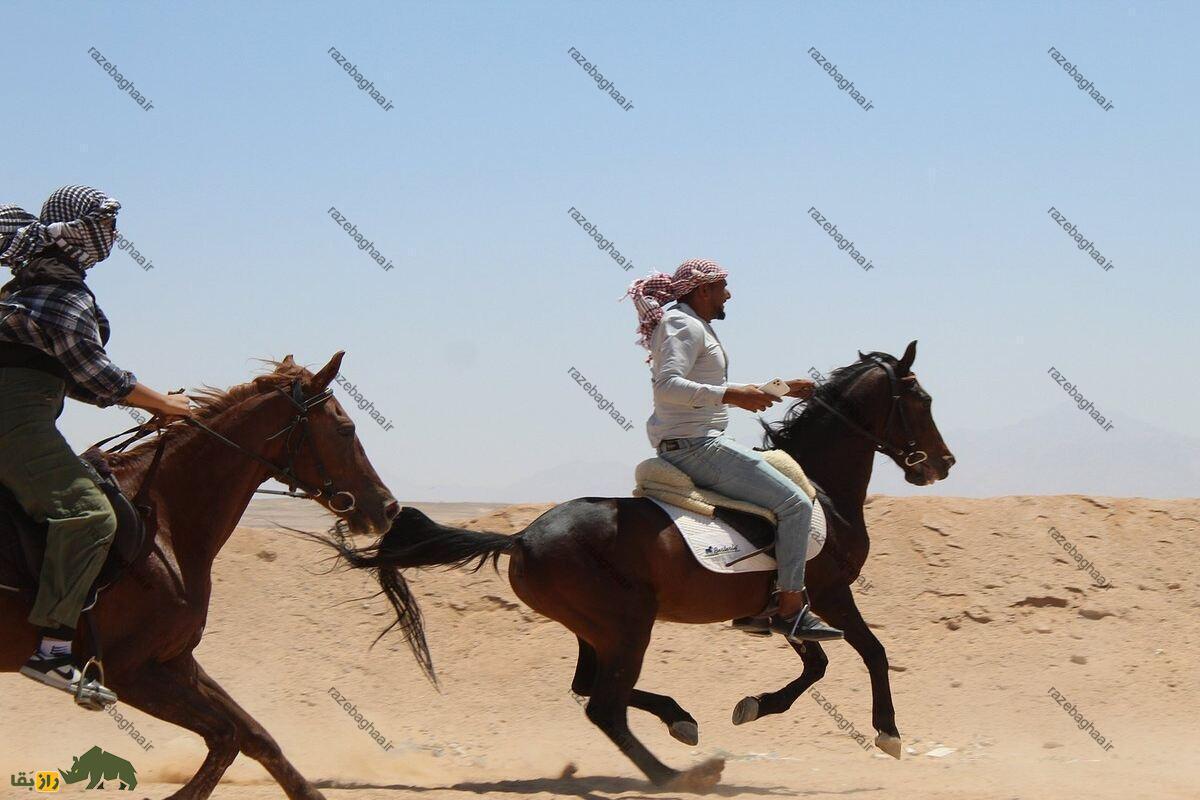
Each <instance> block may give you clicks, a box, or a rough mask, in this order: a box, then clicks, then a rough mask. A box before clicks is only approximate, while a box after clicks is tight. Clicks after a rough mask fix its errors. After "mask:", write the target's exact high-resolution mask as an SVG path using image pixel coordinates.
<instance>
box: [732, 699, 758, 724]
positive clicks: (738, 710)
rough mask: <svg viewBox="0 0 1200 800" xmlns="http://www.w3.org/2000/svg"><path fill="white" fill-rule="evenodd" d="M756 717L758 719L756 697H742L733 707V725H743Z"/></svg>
mask: <svg viewBox="0 0 1200 800" xmlns="http://www.w3.org/2000/svg"><path fill="white" fill-rule="evenodd" d="M756 719H758V698H757V697H743V698H742V699H741V700H739V701H738V704H737V705H736V706H734V707H733V724H734V725H745V724H746V723H747V722H753V721H754V720H756Z"/></svg>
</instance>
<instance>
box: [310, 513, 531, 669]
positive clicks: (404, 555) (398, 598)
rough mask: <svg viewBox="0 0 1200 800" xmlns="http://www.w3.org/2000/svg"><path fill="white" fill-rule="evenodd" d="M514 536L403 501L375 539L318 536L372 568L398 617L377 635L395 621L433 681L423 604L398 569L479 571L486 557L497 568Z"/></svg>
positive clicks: (354, 561) (350, 559) (358, 564)
mask: <svg viewBox="0 0 1200 800" xmlns="http://www.w3.org/2000/svg"><path fill="white" fill-rule="evenodd" d="M518 537H519V534H518V535H517V536H506V535H504V534H502V533H486V532H478V531H468V530H465V529H463V528H452V527H450V526H448V525H439V524H438V523H436V522H434V521H433V520H431V519H430V518H429V517H427V516H425V515H424V514H422V513H421V512H420V511H418V510H417V509H415V508H410V507H408V506H406V507H404V508H402V509H400V513H399V514H398V515H397V516H396V518H395V519H394V520H393V521H392V527H391V528H389V529H388V531H387V533H385V534H384V535H383V536H382V537H380V539H379V541H378V542H376V543H375V544H373V545H369V546H367V547H361V548H356V547H352V546H351V545H350V544H348V543H347V542H346V541H345V539H344V538H342V537H340V536H332V537H329V538H322V539H320V541H321V542H323V543H324V544H327V545H329V546H330V547H332V548H334V549H335V550H337V551H338V554H339V555H341V556H342V558H344V559H346V563H348V564H349V565H350V566H351V567H353V568H355V569H368V570H374V571H375V574H376V576H377V577H378V579H379V588H380V589H381V590H382V591H383V595H384V597H386V598H387V599H388V602H389V603H391V604H392V608H394V609H395V610H396V621H395V622H393V623H392V624H391V625H389V626H388V627H387V628H385V629H384V631H383V633H380V634H379V636H378V637H376V639H375V641H379V639H381V638H383V636H384V635H385V634H387V633H388V632H389V631H391V630H392V629H393V628H396V627H399V628H400V630H401V631H402V632H403V633H404V635H405V638H406V639H407V640H408V642H409V644H410V645H411V646H412V649H413V655H414V656H416V659H417V662H418V663H419V664H420V665H421V668H422V669H424V670H425V674H426V675H427V676H428V677H429V679H430V680H431V681H432V682H433V683H434V684H435V685H436V684H437V678H436V676H435V675H434V672H433V660H432V657H431V656H430V654H429V646H428V645H427V644H426V642H425V630H424V627H423V624H422V620H421V610H420V608H419V607H418V606H417V601H416V598H415V597H413V595H412V592H411V591H410V590H409V588H408V583H407V582H406V581H405V580H404V576H403V574H402V573H401V571H400V570H402V569H405V568H407V567H434V566H445V567H446V568H447V569H454V568H463V567H470V568H471V570H472V571H473V572H478V571H479V569H480V568H481V567H483V565H484V564H485V563H487V560H488V559H489V558H491V560H492V566H493V567H496V568H498V567H499V562H500V555H501V554H502V553H507V552H509V551H510V550H512V548H513V547H514V546H515V545H516V543H517V541H518ZM472 563H474V566H473V567H472V566H471V565H472Z"/></svg>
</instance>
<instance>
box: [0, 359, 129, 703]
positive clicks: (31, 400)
mask: <svg viewBox="0 0 1200 800" xmlns="http://www.w3.org/2000/svg"><path fill="white" fill-rule="evenodd" d="M63 393H64V387H63V383H62V381H61V380H59V379H57V378H55V377H53V376H51V375H47V374H45V373H42V372H38V371H35V370H25V369H15V368H3V369H0V483H3V484H4V485H5V486H6V487H7V488H8V489H9V490H10V491H11V492H12V493H13V495H14V496H15V497H16V499H17V502H19V503H20V504H21V506H22V508H24V509H25V511H26V513H28V514H29V515H30V516H31V517H33V518H34V519H35V520H36V521H38V522H45V523H47V533H46V556H45V560H44V561H43V563H42V572H41V576H40V580H39V582H38V593H37V598H36V600H35V602H34V607H33V611H32V613H31V614H30V615H29V621H30V622H31V623H33V624H34V625H37V626H38V627H39V628H41V629H42V632H43V639H42V645H41V646H40V647H39V651H38V653H35V654H34V656H33V657H32V658H31V659H30V660H29V661H28V662H27V663H26V666H25V668H22V674H25V675H27V676H29V677H32V678H34V679H36V680H39V681H41V682H43V683H47V684H49V685H51V686H55V687H57V688H60V689H67V688H68V686H69V685H70V684H71V683H73V682H74V681H75V680H77V678H78V670H77V669H76V668H75V665H74V662H73V657H72V656H71V652H70V640H71V639H72V638H73V632H74V628H75V625H76V623H77V622H78V620H79V615H80V612H81V610H82V609H83V605H84V603H85V602H86V600H87V594H88V591H89V590H90V589H91V586H92V582H93V581H94V580H95V579H96V576H97V575H98V574H99V572H100V569H101V567H103V566H104V560H105V558H106V557H107V555H108V549H109V547H110V546H111V544H112V540H113V536H114V535H115V533H116V528H117V523H116V516H115V514H114V513H113V510H112V506H111V504H110V503H109V502H108V498H106V497H105V496H104V493H103V492H102V491H101V490H100V488H99V487H98V486H96V484H95V482H94V481H93V480H92V478H91V476H90V475H89V473H88V471H87V469H86V468H85V467H84V466H83V464H82V463H81V462H80V460H79V457H78V456H77V455H75V453H74V451H73V450H72V449H71V446H70V444H68V443H67V440H66V439H65V438H63V436H62V434H61V433H59V431H58V428H57V427H56V425H55V420H56V419H57V418H58V415H59V414H60V413H61V412H62V403H63Z"/></svg>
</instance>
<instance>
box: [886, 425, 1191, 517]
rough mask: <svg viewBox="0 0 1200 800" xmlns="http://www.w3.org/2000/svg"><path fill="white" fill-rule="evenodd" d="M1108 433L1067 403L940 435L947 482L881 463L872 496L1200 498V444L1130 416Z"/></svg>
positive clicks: (944, 432)
mask: <svg viewBox="0 0 1200 800" xmlns="http://www.w3.org/2000/svg"><path fill="white" fill-rule="evenodd" d="M1112 422H1113V427H1112V430H1109V431H1105V430H1104V429H1103V428H1101V427H1100V426H1099V425H1097V424H1096V423H1095V422H1094V421H1093V420H1092V418H1091V417H1089V416H1088V415H1087V414H1085V413H1084V412H1082V411H1080V410H1078V409H1077V408H1075V407H1074V406H1070V405H1066V406H1065V407H1063V408H1060V409H1056V410H1055V411H1052V412H1047V413H1045V414H1041V415H1038V416H1036V417H1033V418H1032V419H1028V420H1025V421H1023V422H1019V423H1016V424H1013V425H1006V426H1004V427H1001V428H993V429H991V430H982V431H979V430H976V431H943V437H944V438H945V440H946V444H947V445H949V447H950V450H951V452H953V453H954V457H955V459H957V463H955V465H954V468H953V469H952V470H951V472H950V477H949V478H948V479H947V480H946V481H945V482H944V483H938V484H936V485H935V486H932V487H924V488H923V487H918V486H912V485H910V484H907V483H905V482H904V477H903V475H902V474H901V472H900V470H899V469H898V468H897V467H895V466H894V465H892V464H886V463H883V459H882V458H878V457H877V460H876V466H875V475H874V478H873V479H872V481H871V490H872V491H873V492H879V493H881V494H905V495H907V494H913V495H919V494H945V495H959V496H965V497H985V496H994V495H1007V494H1090V495H1112V496H1117V497H1158V498H1172V497H1198V496H1200V439H1196V438H1192V437H1187V436H1183V435H1181V434H1176V433H1169V432H1167V431H1164V430H1161V429H1159V428H1155V427H1153V426H1150V425H1147V424H1145V423H1143V422H1139V421H1137V420H1135V419H1132V418H1130V417H1126V416H1118V417H1116V418H1114V419H1113V420H1112Z"/></svg>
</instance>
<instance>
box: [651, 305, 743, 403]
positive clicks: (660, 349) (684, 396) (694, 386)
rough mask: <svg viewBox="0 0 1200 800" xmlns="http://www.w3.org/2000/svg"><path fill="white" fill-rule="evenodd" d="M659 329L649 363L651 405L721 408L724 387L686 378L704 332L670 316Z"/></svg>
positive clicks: (702, 342) (687, 322)
mask: <svg viewBox="0 0 1200 800" xmlns="http://www.w3.org/2000/svg"><path fill="white" fill-rule="evenodd" d="M659 327H660V329H661V334H662V338H661V340H658V339H657V337H656V340H657V341H656V344H655V347H654V359H653V368H654V402H655V403H666V404H670V405H677V406H690V407H692V408H700V407H702V406H719V405H722V404H723V403H724V400H723V398H724V397H725V389H726V385H725V384H724V383H721V384H715V385H712V384H704V383H697V382H696V381H693V380H689V379H688V378H687V377H686V376H687V375H688V373H690V372H691V371H692V367H693V366H694V365H695V363H696V359H697V358H698V357H699V355H700V351H701V349H702V348H703V347H704V331H703V330H702V329H701V328H700V327H699V326H698V325H696V324H695V323H694V322H692V321H691V320H690V318H689V317H685V316H682V315H674V314H668V315H666V317H664V318H663V321H662V322H661V323H660V325H659ZM656 333H658V331H656Z"/></svg>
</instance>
